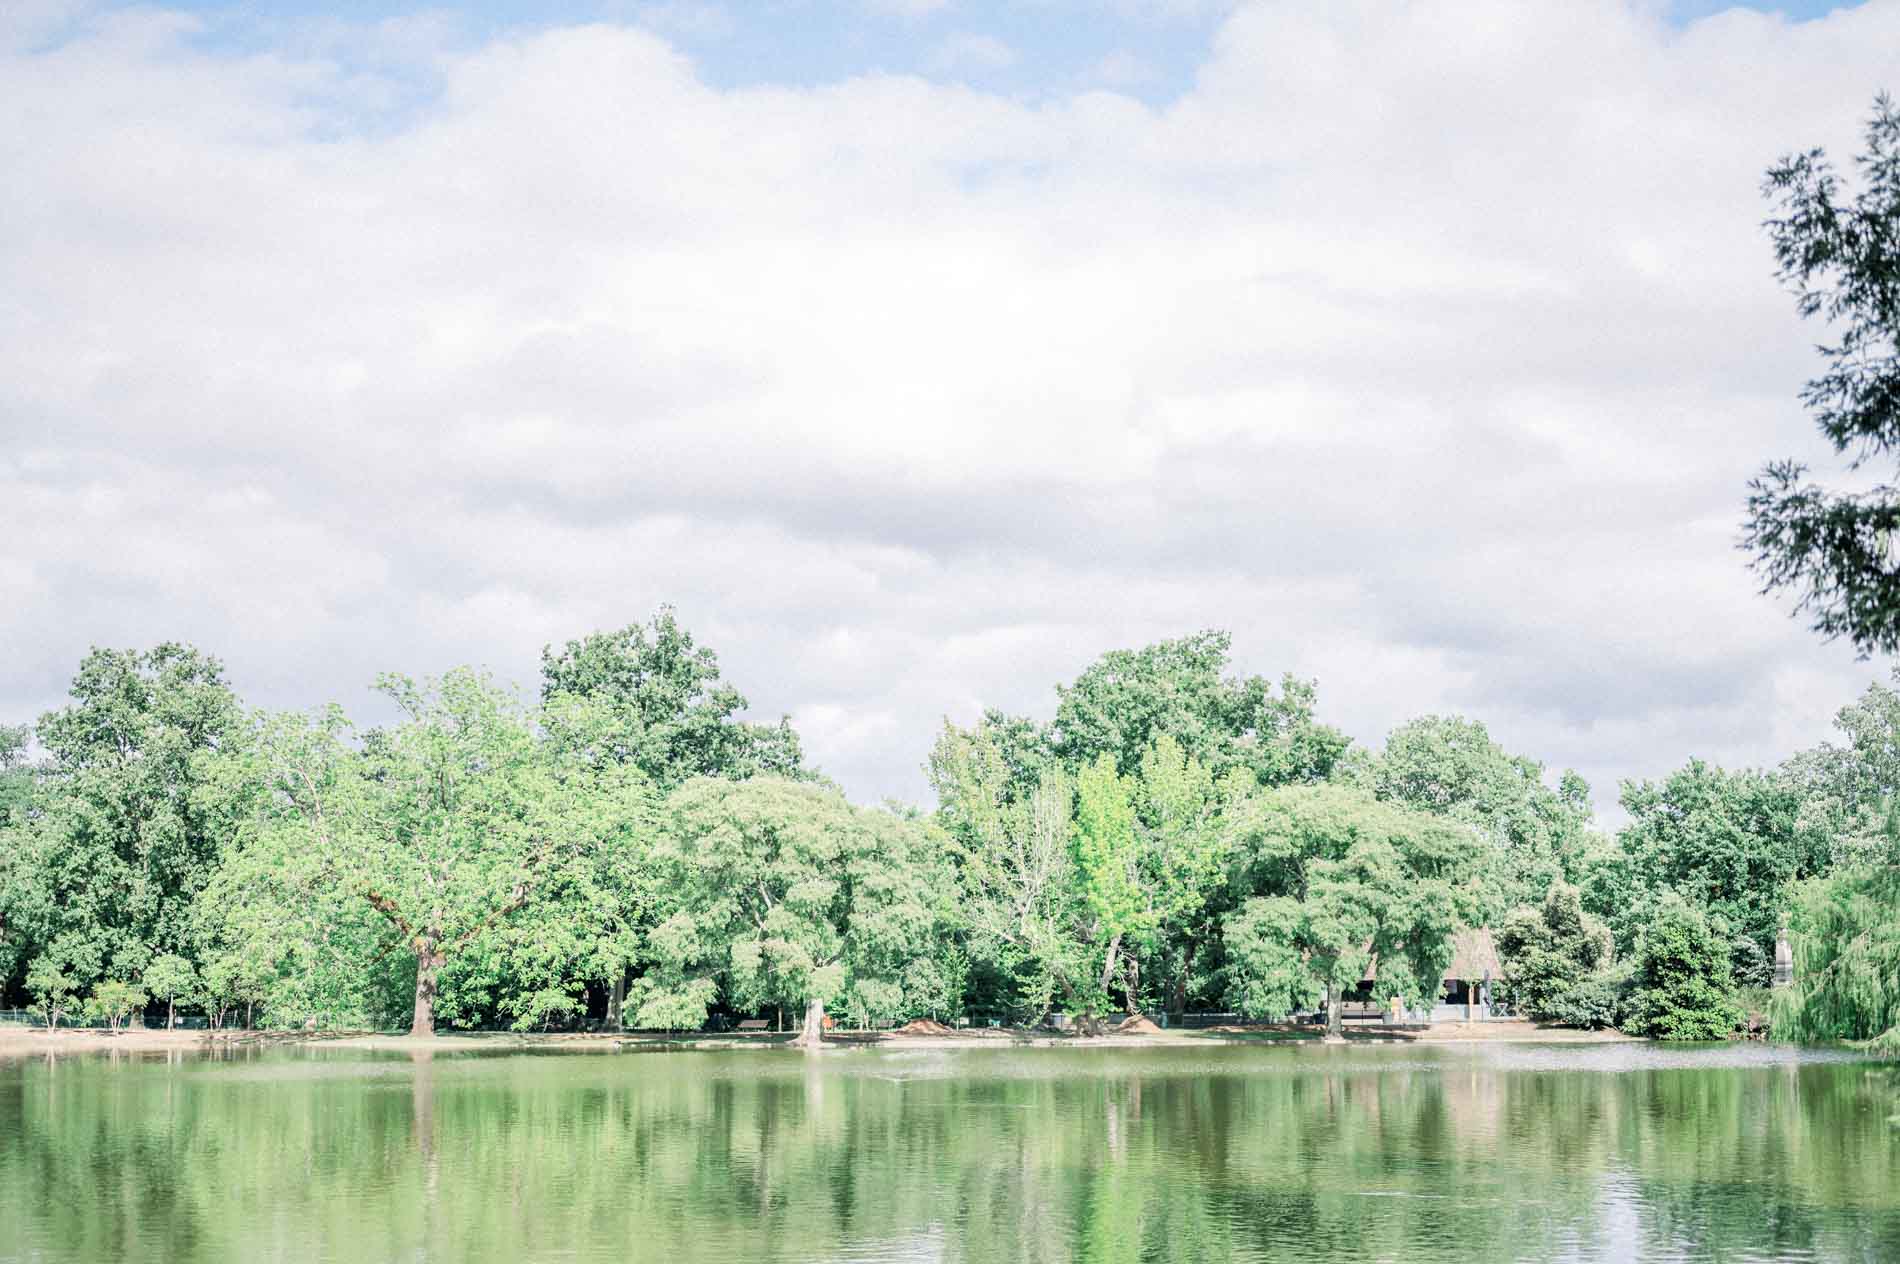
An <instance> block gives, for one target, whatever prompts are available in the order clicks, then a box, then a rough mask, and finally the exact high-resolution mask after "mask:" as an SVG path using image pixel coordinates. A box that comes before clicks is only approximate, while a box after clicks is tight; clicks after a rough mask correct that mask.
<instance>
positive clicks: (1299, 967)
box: [1223, 786, 1480, 1037]
mask: <svg viewBox="0 0 1900 1264" xmlns="http://www.w3.org/2000/svg"><path fill="white" fill-rule="evenodd" d="M1234 829H1235V832H1236V853H1237V857H1238V862H1237V866H1238V867H1237V873H1236V880H1237V881H1238V882H1239V883H1241V884H1242V889H1243V890H1244V891H1245V892H1247V894H1246V896H1245V898H1244V899H1242V900H1241V901H1240V902H1239V903H1238V906H1237V907H1236V909H1235V911H1234V912H1233V913H1231V914H1229V915H1228V917H1227V919H1226V921H1225V924H1224V927H1223V937H1224V939H1225V947H1226V952H1227V961H1228V966H1227V969H1228V997H1229V1000H1230V1002H1231V1003H1232V1004H1233V1005H1234V1006H1235V1008H1237V1009H1239V1010H1241V1011H1243V1012H1246V1013H1251V1014H1286V1013H1290V1012H1292V1011H1293V1010H1296V1009H1298V1008H1301V1007H1302V1006H1304V1005H1308V1004H1311V1003H1312V1002H1313V1001H1315V1000H1320V999H1323V1000H1325V1001H1326V1003H1327V1029H1328V1034H1329V1035H1330V1036H1332V1037H1337V1036H1338V1035H1339V1033H1340V1001H1341V999H1342V997H1343V996H1344V995H1345V994H1346V993H1347V992H1348V991H1350V990H1351V989H1352V988H1354V987H1355V986H1357V984H1358V983H1359V982H1360V980H1361V978H1362V977H1363V975H1364V973H1365V970H1366V967H1367V966H1368V965H1369V964H1370V962H1371V960H1372V958H1373V956H1374V955H1376V956H1377V959H1378V989H1379V992H1380V994H1381V995H1396V996H1400V997H1403V998H1404V999H1405V1001H1406V1002H1408V1003H1409V1004H1414V1005H1415V1004H1418V1003H1420V1002H1422V1001H1423V1000H1424V999H1425V998H1426V997H1428V996H1430V995H1432V994H1434V993H1435V992H1436V991H1437V989H1438V985H1439V982H1440V980H1441V978H1442V977H1443V973H1444V968H1445V966H1446V965H1447V964H1449V962H1450V960H1451V935H1452V932H1453V931H1454V930H1455V929H1456V928H1457V927H1458V925H1459V924H1460V923H1461V922H1462V921H1464V920H1466V919H1467V918H1468V917H1469V915H1470V913H1471V911H1472V910H1473V909H1474V908H1475V900H1474V898H1473V892H1472V878H1473V875H1474V873H1475V871H1476V862H1477V859H1478V855H1479V851H1478V849H1479V847H1480V843H1479V842H1478V840H1477V839H1476V838H1475V837H1474V835H1473V834H1472V832H1471V831H1470V830H1468V829H1465V828H1462V827H1460V826H1457V825H1454V824H1451V823H1449V822H1446V821H1441V820H1438V819H1436V818H1434V817H1431V816H1427V815H1425V814H1423V813H1419V812H1413V811H1408V810H1406V809H1403V808H1400V807H1397V806H1395V805H1392V804H1389V803H1383V802H1380V801H1379V800H1377V799H1374V798H1372V797H1371V796H1370V795H1368V794H1366V793H1365V792H1364V791H1361V790H1356V789H1353V788H1350V787H1342V786H1311V787H1301V786H1296V787H1287V788H1284V789H1281V790H1277V791H1273V792H1271V793H1268V794H1264V795H1261V796H1259V797H1258V798H1256V799H1254V800H1252V801H1251V802H1250V804H1249V805H1248V808H1247V809H1246V810H1245V811H1244V812H1242V813H1238V814H1236V818H1235V822H1234Z"/></svg>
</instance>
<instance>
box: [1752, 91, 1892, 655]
mask: <svg viewBox="0 0 1900 1264" xmlns="http://www.w3.org/2000/svg"><path fill="white" fill-rule="evenodd" d="M1855 166H1857V167H1858V168H1859V169H1860V175H1861V180H1860V188H1859V190H1858V192H1855V193H1854V194H1852V195H1851V196H1849V195H1848V194H1847V193H1846V191H1845V190H1844V189H1843V188H1842V183H1841V177H1840V175H1839V173H1838V172H1837V171H1836V170H1835V168H1834V166H1833V164H1832V163H1831V162H1830V161H1829V160H1828V157H1827V155H1826V153H1825V152H1823V151H1822V150H1820V149H1811V150H1808V151H1807V152H1806V153H1801V154H1795V155H1792V156H1790V157H1787V158H1784V159H1782V161H1781V162H1779V163H1777V164H1776V165H1775V166H1774V167H1773V168H1772V169H1770V171H1769V172H1768V179H1767V185H1766V191H1767V193H1768V194H1769V196H1770V197H1772V198H1773V199H1774V203H1775V211H1776V214H1775V215H1774V217H1773V218H1771V219H1770V220H1769V221H1768V231H1769V234H1770V236H1771V237H1772V239H1773V242H1774V248H1775V258H1776V260H1777V262H1778V263H1779V264H1780V268H1781V276H1782V277H1783V279H1784V280H1786V281H1787V282H1788V283H1789V284H1790V285H1792V286H1793V287H1794V289H1795V294H1796V302H1797V305H1798V307H1799V310H1800V312H1801V315H1802V316H1803V317H1811V316H1819V317H1821V318H1822V319H1823V320H1824V321H1825V322H1826V323H1827V324H1828V326H1829V327H1830V328H1831V329H1834V330H1836V331H1837V332H1836V334H1835V337H1834V340H1833V341H1832V342H1830V343H1828V344H1825V345H1823V346H1822V347H1821V348H1820V351H1821V354H1822V356H1823V357H1824V358H1825V360H1826V362H1827V369H1826V371H1825V372H1824V373H1822V374H1821V376H1819V377H1817V378H1815V379H1813V380H1812V381H1810V382H1809V383H1808V384H1807V386H1806V388H1805V389H1804V390H1803V391H1802V393H1801V399H1802V402H1803V403H1804V404H1805V405H1806V406H1807V407H1808V409H1809V411H1810V412H1811V413H1812V414H1813V416H1814V420H1815V423H1816V425H1817V426H1819V428H1820V430H1821V433H1822V434H1823V435H1825V436H1826V437H1827V440H1828V442H1829V443H1831V444H1832V445H1833V447H1834V450H1835V451H1836V452H1837V453H1842V454H1849V453H1851V454H1852V458H1851V460H1852V466H1853V467H1855V468H1858V467H1860V466H1861V465H1863V464H1864V463H1866V462H1868V461H1870V460H1874V459H1876V458H1882V459H1884V458H1887V457H1890V456H1891V455H1892V454H1893V451H1894V448H1895V445H1896V444H1900V108H1897V107H1896V106H1895V103H1894V101H1893V99H1892V98H1891V97H1888V96H1886V95H1884V94H1883V95H1881V96H1879V97H1877V98H1876V99H1875V101H1874V111H1873V117H1872V118H1871V119H1870V120H1869V121H1868V124H1867V148H1866V151H1865V152H1864V153H1862V154H1860V155H1858V156H1857V157H1856V159H1855ZM1750 489H1751V495H1750V496H1749V498H1748V531H1747V536H1746V540H1745V544H1746V547H1747V548H1748V549H1749V550H1750V551H1751V552H1752V553H1753V555H1754V566H1755V569H1756V571H1757V573H1758V574H1759V575H1761V577H1762V580H1763V583H1764V591H1787V592H1791V593H1793V594H1794V595H1795V597H1796V602H1797V609H1798V610H1803V611H1806V612H1807V613H1808V614H1809V615H1810V616H1811V617H1812V619H1813V627H1814V629H1815V630H1816V631H1817V632H1820V633H1822V634H1823V635H1825V636H1829V637H1836V636H1845V637H1847V638H1848V639H1849V640H1851V641H1852V642H1853V643H1854V645H1855V647H1856V648H1858V649H1860V650H1861V651H1863V652H1871V651H1875V650H1879V651H1885V652H1891V651H1893V650H1895V649H1900V549H1896V532H1900V492H1896V491H1895V489H1894V488H1893V487H1892V486H1890V485H1886V484H1882V485H1879V486H1876V487H1874V488H1872V489H1871V490H1867V491H1862V492H1830V491H1827V490H1826V489H1824V488H1822V487H1819V486H1817V485H1815V484H1813V483H1810V482H1809V481H1808V480H1807V471H1806V469H1805V467H1803V466H1801V465H1800V464H1798V463H1796V462H1793V461H1780V462H1777V463H1775V464H1773V465H1770V466H1769V467H1768V468H1767V470H1766V471H1764V472H1763V474H1762V475H1761V477H1759V478H1758V479H1756V480H1755V481H1754V482H1753V483H1751V484H1750Z"/></svg>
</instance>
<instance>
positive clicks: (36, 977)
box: [26, 957, 78, 1029]
mask: <svg viewBox="0 0 1900 1264" xmlns="http://www.w3.org/2000/svg"><path fill="white" fill-rule="evenodd" d="M26 990H27V992H28V993H29V994H30V995H31V996H32V997H33V1005H34V1008H36V1009H38V1010H39V1011H40V1014H41V1016H42V1018H43V1019H44V1020H45V1023H46V1026H47V1027H48V1028H49V1029H50V1028H54V1027H57V1026H59V1020H60V1017H61V1015H63V1014H64V1013H65V1012H66V1009H67V1007H68V1006H70V1005H71V1004H72V1000H73V995H74V993H75V992H77V991H78V982H77V980H75V979H74V978H73V976H72V975H71V974H69V973H68V972H67V971H65V970H63V969H61V968H60V963H59V962H58V961H57V960H55V959H53V958H51V957H40V958H38V959H37V960H35V961H34V962H33V963H32V964H31V965H29V966H28V967H27V968H26Z"/></svg>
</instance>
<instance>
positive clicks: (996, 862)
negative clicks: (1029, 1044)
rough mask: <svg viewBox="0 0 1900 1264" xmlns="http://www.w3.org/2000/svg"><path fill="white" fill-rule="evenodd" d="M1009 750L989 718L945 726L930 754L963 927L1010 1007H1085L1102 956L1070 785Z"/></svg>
mask: <svg viewBox="0 0 1900 1264" xmlns="http://www.w3.org/2000/svg"><path fill="white" fill-rule="evenodd" d="M1017 750H1018V751H1019V750H1020V748H1017ZM1011 755H1012V747H1011V744H1010V742H1009V740H1008V731H1007V729H1006V728H1005V726H1003V725H1000V724H997V723H995V722H994V721H993V720H992V718H990V717H986V718H985V719H984V720H983V721H982V722H981V723H979V724H978V725H977V726H976V727H975V728H974V729H969V730H965V729H960V728H958V727H956V726H955V725H952V724H948V723H946V724H945V725H944V728H943V732H942V733H941V734H939V736H938V738H937V742H936V745H935V746H934V747H933V748H932V750H931V754H930V764H929V772H930V781H931V785H932V786H933V787H934V788H935V790H936V792H937V802H938V813H937V816H938V821H939V823H940V824H941V826H942V828H943V830H944V833H945V836H946V838H947V839H948V847H949V853H950V858H951V860H952V863H953V864H954V866H955V872H956V884H957V890H958V893H959V897H960V900H959V907H960V910H961V912H962V915H963V919H964V925H965V929H966V933H967V935H968V938H969V942H970V946H971V950H972V953H973V955H974V956H975V957H976V959H977V960H979V961H981V962H984V963H986V964H988V965H990V966H991V967H992V968H993V969H994V970H995V971H996V972H997V973H998V974H999V975H1000V976H1001V977H1002V978H1003V979H1005V980H1007V984H1008V987H1009V990H1010V995H1009V999H1010V1000H1012V1001H1013V1002H1014V1003H1015V1004H1017V1005H1019V1006H1021V1007H1023V1008H1025V1009H1027V1010H1028V1011H1030V1012H1031V1013H1032V1014H1042V1013H1044V1012H1046V1011H1047V1010H1048V1009H1049V1008H1050V1006H1051V1005H1052V1004H1053V1003H1054V1002H1055V1000H1056V999H1057V998H1058V997H1060V998H1061V999H1062V1001H1063V1002H1064V1003H1065V1004H1066V1005H1068V1006H1069V1007H1070V1008H1071V1009H1072V1010H1074V1011H1075V1012H1077V1013H1082V1012H1086V1011H1089V1009H1090V1007H1091V1005H1092V1004H1093V1003H1094V1002H1093V1001H1092V999H1091V998H1092V996H1093V993H1092V992H1091V987H1092V986H1093V984H1092V980H1093V979H1094V978H1095V977H1096V975H1095V970H1096V968H1097V967H1099V965H1100V964H1101V960H1102V956H1101V954H1098V953H1097V951H1096V947H1095V941H1094V937H1093V934H1092V931H1091V922H1090V918H1089V911H1088V908H1087V906H1086V904H1085V903H1084V901H1083V900H1082V899H1081V898H1080V885H1079V881H1078V877H1077V863H1076V854H1075V853H1076V849H1075V847H1074V845H1073V842H1074V840H1073V837H1072V835H1073V819H1074V811H1075V789H1074V783H1073V781H1072V780H1071V779H1070V778H1069V776H1068V775H1067V774H1066V773H1065V772H1064V770H1063V769H1062V767H1061V765H1060V764H1059V763H1056V762H1055V761H1054V760H1053V759H1048V760H1045V761H1044V762H1042V763H1041V764H1040V765H1039V766H1036V767H1035V768H1033V770H1025V769H1023V768H1021V767H1019V766H1018V765H1017V763H1016V762H1015V761H1014V760H1013V759H1012V758H1011Z"/></svg>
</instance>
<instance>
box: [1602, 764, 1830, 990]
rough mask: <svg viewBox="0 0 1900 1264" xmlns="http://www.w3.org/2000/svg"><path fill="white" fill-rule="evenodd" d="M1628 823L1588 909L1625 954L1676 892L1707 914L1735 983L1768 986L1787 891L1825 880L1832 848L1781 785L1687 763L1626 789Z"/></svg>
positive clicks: (1789, 785)
mask: <svg viewBox="0 0 1900 1264" xmlns="http://www.w3.org/2000/svg"><path fill="white" fill-rule="evenodd" d="M1623 807H1624V810H1625V811H1627V812H1628V813H1629V815H1630V822H1629V824H1628V825H1626V826H1625V827H1624V828H1623V829H1622V831H1621V832H1620V833H1619V834H1618V836H1617V841H1618V844H1619V848H1620V852H1621V856H1620V859H1619V861H1618V862H1617V863H1614V864H1607V865H1605V866H1603V867H1602V868H1600V869H1598V870H1597V871H1596V872H1595V873H1594V874H1593V875H1592V878H1591V884H1592V889H1591V891H1590V898H1589V899H1588V901H1587V902H1588V903H1589V904H1590V905H1591V907H1592V911H1593V912H1596V913H1598V914H1599V915H1600V916H1602V917H1603V918H1604V920H1606V921H1607V922H1608V923H1609V924H1610V926H1611V929H1612V930H1614V931H1615V932H1616V935H1617V942H1618V944H1619V945H1620V946H1621V947H1623V948H1624V949H1625V950H1628V949H1630V948H1632V947H1634V945H1635V943H1636V941H1637V938H1638V936H1639V934H1640V933H1641V931H1642V929H1643V928H1644V927H1645V926H1646V925H1648V924H1649V923H1650V922H1651V921H1652V919H1653V918H1654V916H1655V911H1656V908H1657V905H1658V901H1659V900H1660V899H1661V898H1663V896H1664V895H1665V893H1668V892H1674V893H1676V894H1678V895H1680V896H1681V897H1682V898H1684V899H1685V900H1687V901H1688V902H1689V903H1690V905H1692V906H1693V907H1695V908H1697V909H1702V910H1705V911H1707V912H1708V913H1710V914H1712V915H1713V916H1714V917H1716V918H1717V919H1718V920H1719V923H1720V925H1719V927H1718V929H1719V930H1720V931H1721V932H1722V933H1723V934H1725V936H1726V937H1727V941H1728V952H1727V953H1726V954H1725V956H1726V957H1727V958H1728V959H1731V960H1733V962H1734V964H1735V968H1736V974H1737V981H1738V982H1741V983H1744V984H1765V983H1767V982H1768V975H1769V972H1770V969H1771V964H1770V963H1771V962H1772V960H1773V951H1774V943H1775V935H1776V931H1777V930H1778V928H1779V926H1780V924H1781V917H1782V914H1783V911H1784V909H1785V908H1786V900H1787V895H1788V890H1789V887H1790V884H1792V883H1793V882H1795V881H1797V880H1799V879H1802V878H1807V877H1811V876H1813V875H1815V874H1817V873H1819V872H1821V871H1822V870H1823V869H1824V868H1825V866H1826V864H1827V859H1828V850H1829V841H1828V839H1827V837H1826V835H1824V834H1823V833H1821V832H1819V831H1817V830H1815V829H1812V828H1810V827H1808V826H1807V825H1806V824H1805V823H1804V821H1803V819H1802V798H1801V794H1800V791H1799V789H1798V787H1797V786H1796V785H1795V784H1794V783H1793V782H1792V781H1790V780H1789V779H1788V778H1787V777H1784V776H1781V775H1778V774H1775V773H1762V772H1755V771H1741V772H1731V771H1727V770H1724V769H1722V768H1718V767H1716V766H1714V765H1712V764H1707V763H1704V762H1703V761H1701V760H1699V759H1698V760H1691V761H1690V762H1689V763H1688V764H1687V765H1686V766H1684V767H1683V768H1681V769H1678V770H1677V771H1676V772H1674V773H1671V774H1670V775H1669V776H1668V777H1667V778H1665V779H1663V780H1662V781H1660V782H1649V781H1632V782H1626V783H1624V786H1623Z"/></svg>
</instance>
